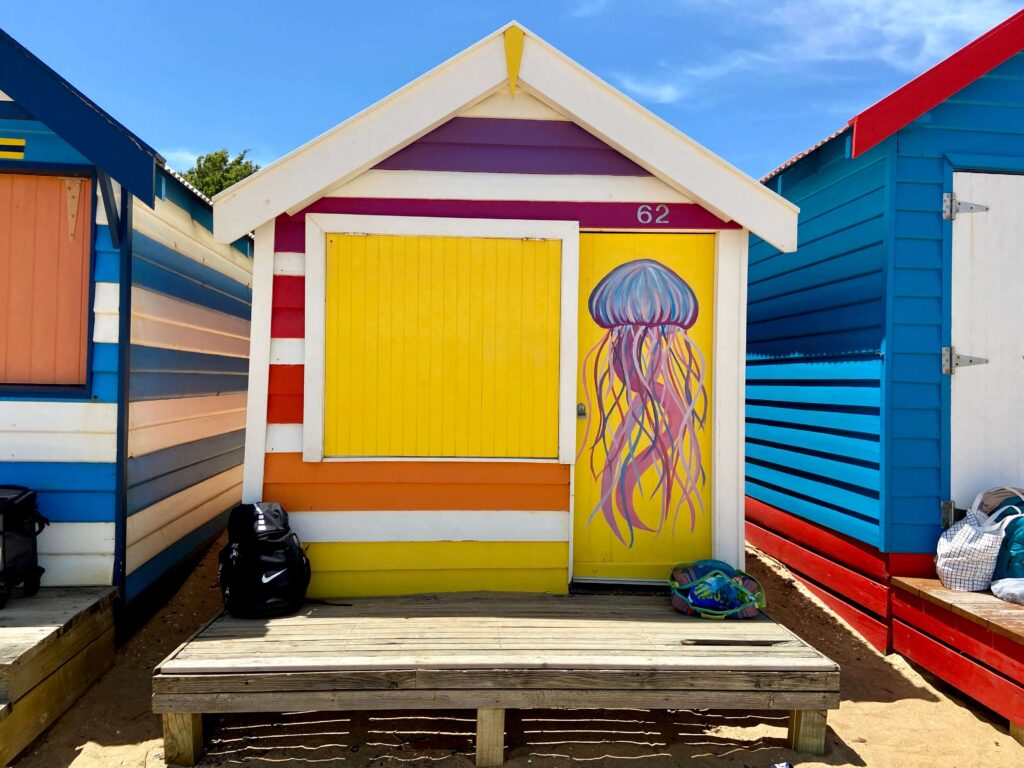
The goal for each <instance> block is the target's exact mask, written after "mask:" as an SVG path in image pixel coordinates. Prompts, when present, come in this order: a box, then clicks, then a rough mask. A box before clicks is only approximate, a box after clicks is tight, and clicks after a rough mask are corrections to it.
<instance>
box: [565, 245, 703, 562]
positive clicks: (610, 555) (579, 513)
mask: <svg viewBox="0 0 1024 768" xmlns="http://www.w3.org/2000/svg"><path fill="white" fill-rule="evenodd" d="M637 259H652V260H655V261H657V262H660V263H661V264H663V265H664V266H666V267H668V268H670V269H671V270H673V271H674V272H675V273H676V274H677V275H679V276H680V277H681V278H682V279H683V280H684V281H686V283H687V284H688V285H689V286H690V287H691V288H692V289H693V291H694V293H695V294H696V296H697V301H698V305H699V315H698V318H697V322H696V323H695V324H694V325H693V327H692V328H690V329H689V330H688V331H687V332H686V333H687V335H688V336H689V338H690V339H691V340H692V341H694V342H695V343H696V345H697V346H698V347H699V348H700V350H701V351H702V352H703V354H704V358H705V387H706V390H707V392H708V398H709V400H708V403H709V409H708V417H707V422H706V425H705V427H704V430H703V431H702V432H701V433H700V438H699V442H700V448H701V454H702V466H703V468H704V470H705V472H706V473H707V478H708V479H707V482H706V483H705V484H704V486H703V489H702V497H703V501H704V510H705V511H704V513H703V515H702V516H700V517H699V518H698V520H697V521H696V525H695V527H694V530H693V531H692V532H691V531H690V521H689V514H688V512H687V511H686V510H685V509H684V510H682V511H680V513H679V518H678V520H677V522H676V524H675V525H674V526H673V525H671V524H667V525H666V526H665V528H664V530H662V531H661V533H660V534H659V535H655V534H653V533H646V532H643V531H637V532H636V537H635V540H634V542H633V545H632V546H631V547H628V546H626V545H625V544H623V543H622V542H620V541H619V540H618V539H617V538H616V537H615V536H614V535H613V534H612V532H611V529H610V528H609V526H608V525H607V524H606V522H605V521H604V518H603V517H602V516H601V514H600V512H599V513H598V514H597V515H595V516H594V517H593V519H591V513H592V512H593V510H594V508H595V507H596V506H597V503H598V500H599V498H600V478H598V477H595V476H594V473H593V471H592V470H591V465H590V451H589V445H588V446H586V449H584V446H583V440H584V432H585V428H586V419H579V420H578V421H577V450H578V451H579V450H581V449H584V450H583V451H582V455H581V457H580V459H579V460H578V461H577V463H576V470H575V474H574V502H573V504H574V514H573V517H574V520H573V576H574V577H575V578H598V579H600V578H621V579H664V578H665V577H666V576H668V569H669V567H670V566H671V565H673V564H675V563H677V562H681V561H687V560H697V559H700V558H706V557H711V555H712V549H711V541H712V539H711V509H712V499H711V473H712V471H713V467H712V466H711V424H712V412H711V411H712V408H713V405H714V404H713V403H711V401H710V393H711V377H712V373H713V361H712V358H711V351H712V342H713V333H714V320H713V317H714V307H713V297H714V273H715V236H714V235H677V234H653V233H652V234H625V233H623V234H617V233H616V234H612V233H607V234H604V233H602V234H583V235H581V236H580V283H579V291H580V292H579V363H578V372H579V373H578V379H577V398H578V399H577V402H580V403H583V402H586V393H585V391H584V380H583V377H584V376H585V375H586V372H587V371H586V366H585V365H584V362H585V359H586V356H587V353H588V352H590V350H591V349H592V348H593V347H594V345H595V344H597V343H598V342H599V340H600V339H601V338H602V336H603V335H604V333H605V331H604V329H603V328H601V327H599V326H598V325H597V323H595V322H594V320H593V318H592V317H591V315H590V311H589V308H588V300H589V298H590V293H591V292H592V291H593V290H594V287H595V286H596V285H597V283H598V282H599V281H600V280H601V279H602V278H603V277H604V276H605V275H607V274H608V273H609V272H610V271H612V270H613V269H614V268H615V267H618V266H619V265H621V264H624V263H626V262H630V261H634V260H637ZM590 364H591V365H592V364H593V361H591V363H590ZM595 411H596V404H594V403H592V404H591V414H590V416H591V418H594V419H596V418H597V416H596V413H595ZM614 418H615V417H613V419H614ZM614 423H615V422H614V421H613V422H612V426H614ZM592 440H593V433H592V434H591V437H590V440H589V441H588V442H592ZM598 458H599V460H598V462H597V463H596V466H597V468H598V470H600V466H601V462H600V454H598ZM654 472H655V470H654V469H653V468H652V469H651V470H650V471H649V472H648V473H647V474H645V476H644V477H643V478H642V483H641V485H644V482H646V487H647V488H651V487H652V486H653V485H654V484H655V483H656V478H654ZM652 478H653V479H652ZM650 496H651V497H652V498H645V497H644V496H643V495H642V494H641V493H640V492H639V490H638V491H637V492H636V493H635V494H634V502H635V506H636V509H637V512H638V514H639V515H640V517H641V519H643V520H646V521H649V522H652V523H653V522H654V521H656V520H657V519H658V516H659V511H658V510H659V504H660V500H661V497H660V492H659V493H657V494H653V493H652V494H650Z"/></svg>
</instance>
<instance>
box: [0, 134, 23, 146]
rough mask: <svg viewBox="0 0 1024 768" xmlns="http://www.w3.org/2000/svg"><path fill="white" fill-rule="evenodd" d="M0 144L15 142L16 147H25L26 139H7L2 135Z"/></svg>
mask: <svg viewBox="0 0 1024 768" xmlns="http://www.w3.org/2000/svg"><path fill="white" fill-rule="evenodd" d="M0 144H13V145H14V146H15V147H24V146H25V139H5V138H4V137H2V136H0Z"/></svg>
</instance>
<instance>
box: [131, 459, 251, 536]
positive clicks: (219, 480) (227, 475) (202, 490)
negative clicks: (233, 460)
mask: <svg viewBox="0 0 1024 768" xmlns="http://www.w3.org/2000/svg"><path fill="white" fill-rule="evenodd" d="M241 482H242V467H241V466H237V467H232V468H231V469H228V470H225V471H224V472H221V473H220V474H218V475H214V476H213V477H208V478H206V479H205V480H203V481H201V482H199V483H196V484H195V485H192V486H190V487H188V488H186V489H185V490H183V491H179V492H178V493H176V494H174V495H173V496H168V497H167V498H166V499H161V500H160V501H158V502H157V503H156V504H153V505H151V506H148V507H146V508H145V509H142V510H139V511H138V512H136V513H135V514H134V515H130V516H129V517H128V528H127V531H128V532H127V543H128V544H129V545H132V544H135V543H136V542H139V541H141V540H142V539H144V538H146V537H147V536H151V535H153V534H154V533H156V532H157V531H159V530H160V529H161V528H163V527H165V526H167V525H170V524H171V523H172V522H174V521H175V520H177V519H178V518H179V517H182V516H183V515H186V514H188V513H189V512H191V511H192V510H194V509H198V508H199V507H201V506H203V505H204V504H206V503H207V502H209V501H210V500H211V499H215V498H217V497H218V496H220V495H221V494H222V493H224V492H226V491H229V490H231V489H232V488H236V487H237V486H239V485H240V484H241Z"/></svg>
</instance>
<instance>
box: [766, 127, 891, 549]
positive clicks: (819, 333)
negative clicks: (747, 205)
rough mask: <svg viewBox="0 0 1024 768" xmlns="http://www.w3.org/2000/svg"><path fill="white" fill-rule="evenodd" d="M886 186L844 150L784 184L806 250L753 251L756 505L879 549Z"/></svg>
mask: <svg viewBox="0 0 1024 768" xmlns="http://www.w3.org/2000/svg"><path fill="white" fill-rule="evenodd" d="M886 179H887V157H886V155H885V153H884V151H882V150H880V149H879V150H875V151H872V152H870V153H868V154H867V155H866V156H864V157H862V158H859V159H857V160H852V161H851V160H849V159H848V158H847V157H846V152H845V142H844V141H843V140H842V139H839V140H836V141H833V142H832V143H831V144H829V145H826V146H825V147H823V148H822V149H821V150H819V152H818V153H816V154H815V155H812V156H809V157H808V158H805V159H804V160H803V161H802V162H801V163H798V164H797V165H795V166H793V167H792V168H790V169H789V170H788V171H787V172H785V173H784V174H782V177H781V180H780V181H781V192H782V194H783V195H784V196H785V197H786V198H788V199H789V200H792V201H793V202H795V203H796V204H797V205H799V206H800V209H801V210H800V230H799V248H798V250H797V251H796V252H794V253H781V252H780V251H778V250H777V249H775V248H773V247H772V246H770V245H768V244H767V243H765V242H764V241H762V240H759V239H756V238H754V239H752V241H751V249H750V272H749V279H750V288H749V299H748V302H749V304H748V310H747V313H748V328H747V360H748V365H747V439H746V456H747V462H746V477H747V483H746V491H747V494H748V495H749V496H751V497H753V498H755V499H759V500H761V501H763V502H765V503H766V504H770V505H772V506H774V507H778V508H780V509H784V510H786V511H788V512H792V513H793V514H796V515H799V516H801V517H805V518H807V519H809V520H813V521H815V522H818V523H821V524H823V525H827V526H829V527H831V528H834V529H836V530H839V531H842V532H843V533H846V534H848V535H850V536H854V537H856V538H858V539H860V540H862V541H867V542H869V543H872V544H874V545H876V546H877V545H880V543H881V539H882V501H881V497H882V479H883V478H882V472H881V469H880V465H881V461H882V450H881V438H880V435H881V432H882V416H881V404H882V388H881V384H882V372H883V366H882V354H883V347H884V344H883V339H884V324H885V314H884V303H885V262H886V242H885V241H886V227H887V220H886V216H885V199H886ZM777 181H779V180H777Z"/></svg>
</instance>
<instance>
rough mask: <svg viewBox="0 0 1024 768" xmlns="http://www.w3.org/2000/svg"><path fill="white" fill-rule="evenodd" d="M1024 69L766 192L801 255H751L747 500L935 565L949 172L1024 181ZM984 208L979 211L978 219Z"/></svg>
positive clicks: (806, 167)
mask: <svg viewBox="0 0 1024 768" xmlns="http://www.w3.org/2000/svg"><path fill="white" fill-rule="evenodd" d="M1022 110H1024V54H1018V55H1017V56H1015V57H1013V58H1011V59H1010V60H1008V61H1007V62H1005V63H1004V64H1002V65H1001V66H999V67H997V68H996V69H994V70H993V71H992V72H991V73H989V74H988V75H985V76H984V77H981V78H979V79H978V80H977V81H975V82H974V83H971V84H970V85H968V86H966V87H965V88H964V89H963V90H961V91H960V92H959V93H957V94H956V95H954V96H953V97H951V98H950V99H948V100H946V101H945V102H944V103H942V104H940V105H939V106H937V107H935V108H934V109H933V110H931V111H930V112H928V113H926V114H925V115H923V116H921V117H920V118H919V119H917V120H915V121H914V122H913V123H911V124H910V125H909V126H907V127H906V128H904V129H903V130H901V131H900V132H899V133H898V134H897V135H896V136H893V137H891V138H889V139H888V140H886V141H885V142H883V143H882V144H880V145H878V146H877V147H875V148H873V149H872V150H870V151H869V152H867V153H865V154H864V155H862V156H861V157H858V158H855V159H850V158H849V157H847V147H846V141H845V139H846V138H847V137H842V136H841V137H840V138H838V139H836V140H833V141H830V142H828V143H826V144H825V145H824V146H822V147H821V148H819V149H817V150H815V151H814V152H812V153H810V154H809V155H808V156H806V157H804V158H803V159H801V160H800V161H799V162H797V163H796V164H794V165H793V166H791V167H790V168H788V169H787V170H786V171H784V172H783V173H781V174H779V175H778V176H776V177H775V178H773V179H772V180H771V182H770V186H772V187H773V188H774V189H776V191H779V192H780V193H781V194H782V195H783V196H785V197H786V198H788V199H790V200H792V201H793V202H795V203H797V204H798V205H800V207H801V213H800V230H799V242H800V247H799V249H798V250H797V251H796V252H795V253H793V254H781V253H779V252H778V251H777V250H775V249H773V248H771V247H770V246H768V245H767V244H766V243H764V242H762V241H759V240H757V239H756V238H753V239H752V241H751V248H750V265H751V266H750V286H749V295H750V299H749V308H748V318H749V324H748V348H747V351H748V367H747V382H748V386H747V465H746V466H747V493H748V495H749V496H751V497H753V498H755V499H758V500H760V501H763V502H765V503H766V504H769V505H771V506H774V507H776V508H778V509H782V510H785V511H787V512H790V513H792V514H795V515H798V516H801V517H804V518H807V519H809V520H812V521H814V522H817V523H820V524H823V525H825V526H827V527H829V528H831V529H833V530H836V531H839V532H841V533H845V534H848V535H850V536H853V537H854V538H856V539H858V540H860V541H863V542H866V543H868V544H870V545H872V546H874V547H877V548H879V549H880V550H882V551H884V552H907V553H925V552H931V551H934V547H935V541H936V539H937V537H938V535H939V532H940V514H939V506H940V503H941V501H942V500H943V499H945V498H948V494H949V467H948V462H949V458H948V457H949V439H950V438H949V424H948V419H949V411H948V407H949V406H948V387H949V384H948V381H947V380H946V377H944V376H943V374H942V373H941V365H940V355H941V348H942V346H943V345H944V344H949V343H950V341H949V312H950V305H949V295H950V275H949V270H948V267H947V264H948V263H949V259H950V240H949V232H948V227H949V224H948V223H947V222H944V221H943V218H942V194H943V192H946V191H950V190H951V188H952V187H951V183H952V173H953V171H954V170H968V171H969V170H981V171H992V172H999V171H1000V170H1002V171H1003V172H1016V173H1020V172H1022V171H1024V123H1022V122H1021V120H1020V115H1021V114H1022ZM982 202H983V201H982Z"/></svg>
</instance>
